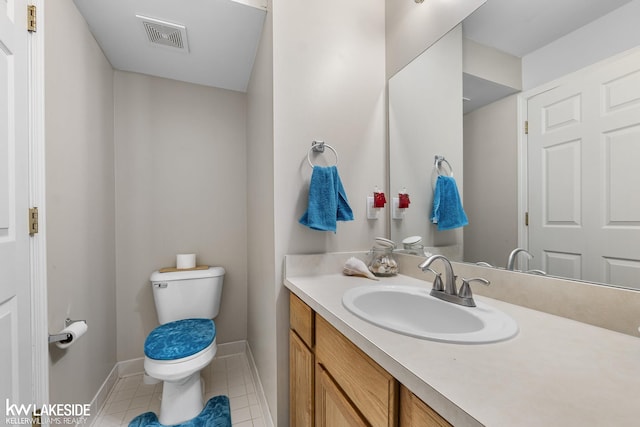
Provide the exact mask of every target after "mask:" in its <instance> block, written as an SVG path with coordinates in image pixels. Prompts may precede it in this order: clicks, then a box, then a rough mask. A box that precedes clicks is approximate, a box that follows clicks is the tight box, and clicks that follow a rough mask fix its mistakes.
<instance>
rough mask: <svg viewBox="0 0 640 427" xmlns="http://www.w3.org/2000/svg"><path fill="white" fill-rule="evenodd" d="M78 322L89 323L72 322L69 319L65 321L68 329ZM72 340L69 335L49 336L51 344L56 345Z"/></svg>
mask: <svg viewBox="0 0 640 427" xmlns="http://www.w3.org/2000/svg"><path fill="white" fill-rule="evenodd" d="M76 322H84V323H87V321H86V320H71V319H69V318H68V317H67V318H66V319H64V327H65V328H67V327H68V326H69V325H71V324H72V323H76ZM70 339H71V334H67V333H64V334H62V333H61V334H53V335H51V334H49V344H51V343H55V342H63V341H69V340H70Z"/></svg>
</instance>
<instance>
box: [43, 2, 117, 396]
mask: <svg viewBox="0 0 640 427" xmlns="http://www.w3.org/2000/svg"><path fill="white" fill-rule="evenodd" d="M45 16H46V22H45V25H46V31H45V64H44V66H45V121H46V127H45V144H46V153H45V154H46V186H47V188H46V192H47V194H46V236H47V286H48V290H47V293H48V322H49V332H51V333H55V332H57V331H58V330H60V329H61V328H62V327H63V324H64V319H65V318H66V317H70V318H72V319H86V320H87V324H88V325H89V330H88V332H87V333H86V335H85V336H83V337H82V338H80V339H79V340H78V342H77V343H76V344H74V345H73V346H71V347H70V348H68V349H67V350H66V351H65V350H60V349H58V348H57V347H55V346H49V348H50V362H51V364H50V370H49V374H50V401H51V402H55V403H62V402H72V403H89V402H90V401H91V399H92V398H93V397H94V395H95V393H96V392H97V391H98V388H99V387H100V385H101V384H102V382H103V381H104V380H105V378H106V377H107V375H108V374H109V372H110V371H111V369H113V366H114V365H115V363H116V320H115V317H116V316H115V312H116V305H115V292H116V289H115V229H114V227H115V225H114V222H115V211H114V157H113V71H112V69H111V66H110V65H109V63H108V62H107V60H106V59H105V57H104V55H103V54H102V51H101V50H100V48H99V47H98V45H97V44H96V42H95V41H94V39H93V37H92V36H91V34H90V33H89V30H88V28H87V26H86V24H85V22H84V20H83V19H82V17H81V16H80V15H79V13H78V12H77V10H76V8H75V6H74V4H73V2H72V1H71V0H57V1H54V2H45Z"/></svg>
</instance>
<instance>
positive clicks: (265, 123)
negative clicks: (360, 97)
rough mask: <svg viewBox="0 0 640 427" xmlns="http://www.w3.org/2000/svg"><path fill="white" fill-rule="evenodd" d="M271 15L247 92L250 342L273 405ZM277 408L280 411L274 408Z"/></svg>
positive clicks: (274, 366) (273, 238)
mask: <svg viewBox="0 0 640 427" xmlns="http://www.w3.org/2000/svg"><path fill="white" fill-rule="evenodd" d="M270 11H271V2H270V1H269V13H267V15H266V17H265V22H264V27H263V31H262V37H261V39H260V45H259V47H258V53H257V55H256V59H255V63H254V65H253V72H252V74H251V80H250V82H249V87H248V91H247V98H248V108H247V110H248V111H247V232H248V234H249V236H251V238H250V239H249V243H248V245H247V254H248V257H247V262H248V288H249V289H248V299H247V322H248V325H247V340H248V342H249V346H250V348H251V352H252V354H253V356H254V360H255V363H256V367H257V369H258V372H259V373H260V380H261V382H262V386H263V388H264V390H265V392H266V393H265V394H266V397H267V399H268V403H269V406H270V407H272V408H275V407H276V389H277V379H278V371H277V367H276V366H277V361H276V351H275V344H274V343H275V341H276V306H275V303H274V301H275V292H276V287H277V283H278V282H277V280H276V266H277V265H278V263H279V262H280V261H279V260H277V259H276V257H275V246H274V245H275V234H274V226H275V223H274V221H275V220H274V205H275V200H274V162H273V142H274V141H273V20H272V17H273V15H272V14H271V12H270ZM274 412H275V411H274Z"/></svg>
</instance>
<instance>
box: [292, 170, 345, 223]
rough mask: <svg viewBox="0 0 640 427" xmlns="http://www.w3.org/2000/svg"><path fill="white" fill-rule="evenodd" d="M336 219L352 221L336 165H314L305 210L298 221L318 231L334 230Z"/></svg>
mask: <svg viewBox="0 0 640 427" xmlns="http://www.w3.org/2000/svg"><path fill="white" fill-rule="evenodd" d="M336 221H353V212H352V211H351V207H350V206H349V201H348V200H347V195H346V193H345V191H344V187H343V186H342V181H340V175H338V168H337V167H336V166H314V167H313V173H312V174H311V182H310V183H309V204H308V206H307V211H306V212H305V213H304V215H302V217H301V218H300V220H299V221H298V222H299V223H300V224H302V225H306V226H307V227H309V228H312V229H314V230H320V231H333V232H334V233H335V232H336V225H337V224H336Z"/></svg>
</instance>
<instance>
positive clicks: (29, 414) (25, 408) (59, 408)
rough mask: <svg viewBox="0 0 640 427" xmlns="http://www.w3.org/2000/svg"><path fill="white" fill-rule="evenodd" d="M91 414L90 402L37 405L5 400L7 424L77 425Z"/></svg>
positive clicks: (84, 421) (85, 420)
mask: <svg viewBox="0 0 640 427" xmlns="http://www.w3.org/2000/svg"><path fill="white" fill-rule="evenodd" d="M90 415H91V404H88V403H87V404H81V403H54V404H46V405H42V406H41V407H38V405H36V404H35V403H29V404H26V405H25V404H17V403H11V402H9V399H6V400H5V423H6V424H7V425H21V424H27V425H37V424H49V425H61V424H66V425H77V424H85V423H86V422H87V421H88V420H89V416H90Z"/></svg>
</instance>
